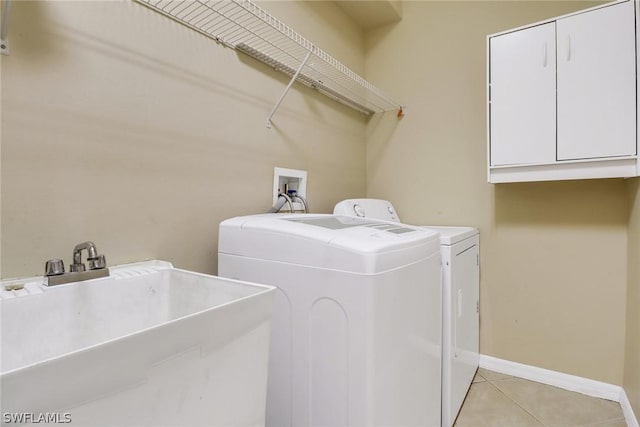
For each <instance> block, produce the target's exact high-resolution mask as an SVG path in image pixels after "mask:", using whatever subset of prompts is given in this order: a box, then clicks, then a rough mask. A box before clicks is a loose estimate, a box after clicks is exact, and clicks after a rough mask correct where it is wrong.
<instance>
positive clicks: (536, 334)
mask: <svg viewBox="0 0 640 427" xmlns="http://www.w3.org/2000/svg"><path fill="white" fill-rule="evenodd" d="M588 5H592V3H587V4H585V3H579V2H482V1H474V2H469V3H464V2H406V3H405V5H404V14H403V16H404V19H403V21H402V22H401V23H399V24H394V25H389V26H386V27H384V28H380V29H378V30H375V31H372V32H371V33H369V34H368V36H367V39H366V48H365V49H363V46H364V42H365V41H364V40H363V36H362V33H361V31H360V30H359V29H358V28H356V27H355V26H354V25H353V23H352V21H350V20H349V19H348V18H346V17H345V15H344V14H343V13H342V12H341V11H340V10H339V9H337V8H336V6H335V5H334V4H333V3H330V2H283V3H280V2H268V3H267V4H265V7H266V8H268V9H269V10H271V11H272V12H273V13H274V14H276V15H277V16H279V17H281V18H282V19H283V20H285V21H286V22H291V23H295V24H292V26H294V28H297V29H299V30H301V31H302V32H304V34H305V35H307V36H308V37H309V38H310V39H311V40H314V41H316V40H317V41H320V40H322V42H321V47H322V48H325V49H326V50H328V51H329V52H330V53H331V54H332V55H334V56H335V57H337V58H338V59H340V60H342V61H344V62H345V63H346V64H347V65H348V66H350V67H351V68H353V69H354V70H355V71H357V72H363V71H364V70H365V66H366V75H367V77H368V78H369V79H370V80H372V81H373V82H374V83H375V84H377V85H379V86H380V87H382V88H384V89H385V90H386V91H387V92H389V93H390V94H391V95H393V96H394V97H395V98H397V99H398V100H399V101H400V102H402V103H404V104H406V105H407V106H408V109H407V116H406V117H405V118H404V119H402V120H401V121H400V122H398V121H397V120H396V118H395V115H394V113H388V114H384V115H378V116H376V117H374V118H373V119H372V120H371V121H370V122H368V123H366V122H365V120H364V119H363V118H362V117H361V116H360V115H359V114H358V113H355V112H352V111H351V110H348V109H346V108H344V107H342V106H340V105H338V104H335V103H334V102H332V101H330V100H327V99H325V98H323V97H321V96H319V95H317V94H315V93H313V92H312V91H310V90H308V89H306V88H300V87H297V86H296V87H295V88H294V90H293V91H292V92H291V93H290V94H289V96H288V97H287V99H286V100H285V103H284V105H283V106H282V107H281V109H280V110H279V111H278V113H277V115H276V117H275V119H274V124H275V126H274V128H273V129H271V130H268V129H266V128H265V127H264V120H265V117H266V115H267V113H268V111H269V110H270V109H271V107H272V105H273V103H274V101H275V100H276V99H277V97H278V96H279V95H280V93H281V90H282V88H283V87H284V85H285V84H286V79H285V78H284V77H282V76H280V75H279V74H276V73H274V72H272V71H271V70H270V69H269V68H267V67H265V66H263V65H262V64H259V63H257V62H255V61H253V60H251V59H248V58H246V57H243V56H238V55H237V54H236V52H234V51H233V50H230V49H225V48H222V47H220V46H218V45H216V44H215V43H213V42H211V41H210V40H208V39H205V38H203V37H201V36H199V35H197V34H195V33H193V32H191V31H189V30H187V29H185V28H183V27H181V26H179V25H177V24H175V23H173V22H171V21H169V20H167V19H165V18H163V17H161V16H159V15H157V14H155V13H153V12H151V11H149V10H147V9H146V8H144V7H142V6H140V5H138V4H136V3H132V2H128V1H126V2H91V3H89V2H14V3H13V9H12V14H11V34H10V37H11V38H10V40H11V50H12V54H11V56H9V57H2V58H1V61H2V69H1V70H2V75H1V79H2V131H1V132H2V133H1V137H2V147H1V148H2V157H1V174H2V175H1V178H2V181H1V190H2V204H1V209H2V210H1V213H2V227H1V228H0V233H1V235H2V239H1V240H2V244H1V247H0V249H1V251H2V252H1V254H2V258H1V259H0V261H1V262H2V274H1V275H2V277H11V276H20V275H30V274H40V272H41V270H42V263H43V261H44V260H45V259H47V258H52V257H63V258H64V259H65V261H66V262H67V263H68V261H69V257H70V255H71V248H72V247H73V245H74V244H75V243H77V242H80V241H83V240H87V239H91V240H93V241H95V242H96V244H97V245H98V248H99V249H100V250H101V251H102V252H104V253H105V254H106V255H107V257H108V261H109V264H117V263H122V262H127V261H135V260H141V259H146V258H160V259H167V260H170V261H172V262H174V263H175V264H176V265H177V266H179V267H184V268H189V269H194V270H198V271H206V272H214V271H215V262H216V261H215V259H216V257H215V254H216V246H217V245H216V240H217V226H218V223H219V222H220V221H221V220H223V219H224V218H227V217H231V216H235V215H243V214H251V213H258V212H263V211H265V210H266V209H268V208H269V206H270V204H271V185H272V173H273V167H274V166H282V167H290V168H300V169H306V170H307V171H308V172H309V189H308V190H309V196H310V202H311V205H312V208H313V210H314V211H316V212H328V211H330V210H331V209H332V207H333V204H334V203H335V202H336V201H338V200H341V199H343V198H348V197H359V196H362V195H363V194H365V192H366V193H367V194H368V196H370V197H383V198H388V199H390V200H392V201H393V202H394V203H395V204H396V206H397V208H398V209H399V211H400V213H401V214H402V216H403V218H404V220H405V221H406V222H410V223H432V224H464V225H474V226H477V227H479V228H480V230H481V237H482V293H481V298H482V302H481V308H482V325H481V345H482V349H481V350H482V352H483V353H485V354H489V355H493V356H496V357H500V358H504V359H508V360H514V361H518V362H522V363H527V364H531V365H536V366H541V367H545V368H549V369H553V370H558V371H562V372H567V373H572V374H576V375H580V376H585V377H589V378H594V379H597V380H602V381H606V382H610V383H615V384H621V383H622V381H623V367H624V368H626V369H625V370H624V372H625V375H624V384H625V387H626V388H628V393H629V394H630V396H631V397H632V400H634V403H635V404H636V411H637V412H640V411H638V400H639V399H640V397H639V394H640V393H639V387H638V384H639V383H640V381H639V380H638V377H637V372H638V370H639V368H640V367H639V363H637V362H638V354H639V353H640V350H639V349H638V347H637V342H638V340H637V339H635V341H634V338H636V337H637V334H638V330H639V329H638V327H634V325H638V317H637V314H634V313H631V311H632V310H629V312H630V313H629V315H628V317H627V319H626V323H627V326H628V327H627V350H626V364H625V362H624V355H625V353H624V347H625V345H624V339H625V336H624V329H625V328H624V326H625V292H628V293H629V296H630V298H629V300H628V302H627V303H628V304H629V305H631V304H635V305H634V307H635V306H637V301H638V298H637V297H638V295H639V294H640V292H638V289H637V288H638V287H637V286H635V285H634V284H637V283H638V282H639V279H638V271H637V263H636V266H635V267H634V263H633V262H632V261H633V260H634V259H637V257H638V253H639V252H640V249H638V248H639V247H640V243H639V242H640V238H639V237H638V230H639V229H640V226H639V225H638V224H640V219H639V218H638V212H639V211H640V209H639V208H638V201H637V200H638V197H636V196H635V195H636V194H637V185H638V184H637V181H635V184H631V185H632V186H633V185H635V187H632V190H630V191H631V193H632V195H633V196H634V197H635V202H633V203H634V204H633V208H632V215H631V227H630V228H629V261H630V262H629V281H628V282H627V278H626V271H627V270H626V269H627V265H626V259H627V213H628V202H629V200H628V192H627V188H626V185H625V183H624V182H623V181H622V180H594V181H580V182H551V183H530V184H509V185H496V186H494V185H489V184H487V183H486V175H485V174H486V169H485V161H486V160H485V159H486V148H485V140H486V137H485V134H486V127H485V113H486V111H485V104H484V103H485V78H486V76H485V66H486V64H485V36H486V34H488V33H492V32H496V31H500V30H503V29H507V28H510V27H514V26H518V25H523V24H527V23H530V22H532V21H535V20H538V19H543V18H546V17H551V16H555V15H557V14H560V13H564V12H568V11H571V10H576V9H580V8H582V7H584V6H588ZM365 52H366V61H365V54H364V53H365ZM365 126H366V128H365ZM365 131H366V139H367V141H368V142H367V146H366V153H365V143H364V141H365ZM633 298H635V299H633ZM634 334H635V335H634Z"/></svg>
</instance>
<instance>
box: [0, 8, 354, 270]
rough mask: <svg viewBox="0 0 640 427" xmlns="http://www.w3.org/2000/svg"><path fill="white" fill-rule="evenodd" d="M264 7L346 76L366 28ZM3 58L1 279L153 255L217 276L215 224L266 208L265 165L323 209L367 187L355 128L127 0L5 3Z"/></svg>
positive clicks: (338, 108)
mask: <svg viewBox="0 0 640 427" xmlns="http://www.w3.org/2000/svg"><path fill="white" fill-rule="evenodd" d="M264 7H265V8H267V9H268V10H269V11H271V12H272V13H274V14H275V15H276V16H279V17H281V19H282V20H284V21H285V22H289V23H291V26H292V27H293V28H294V29H297V30H299V31H301V32H303V33H304V34H305V35H306V36H307V37H308V38H309V39H311V40H312V41H316V40H317V43H318V44H319V46H320V47H321V48H323V49H325V50H327V51H329V52H331V54H332V55H333V56H335V57H336V58H338V59H339V60H341V61H343V62H345V63H346V65H347V66H349V67H351V68H352V69H354V70H355V71H356V72H360V73H362V72H363V69H364V50H363V34H362V31H361V29H360V28H359V27H357V26H355V25H354V24H353V23H352V21H351V20H350V19H349V18H347V16H346V15H345V14H344V12H342V10H340V9H339V8H338V7H337V6H336V5H335V4H333V3H331V2H295V3H293V2H267V3H265V4H264ZM10 42H11V55H10V56H8V57H4V56H3V57H2V59H1V61H2V134H1V136H2V169H1V171H2V177H1V178H2V228H1V233H2V245H1V246H2V277H13V276H24V275H34V274H42V271H43V266H44V261H45V260H46V259H48V258H64V260H65V263H67V264H68V263H69V260H70V257H71V252H72V249H73V246H74V245H75V244H76V243H78V242H81V241H85V240H92V241H94V242H95V243H96V245H97V247H98V249H99V250H100V251H101V252H103V253H104V254H106V256H107V261H108V263H109V265H114V264H118V263H123V262H129V261H136V260H143V259H148V258H159V259H165V260H168V261H172V262H173V263H174V264H175V265H176V266H179V267H182V268H188V269H194V270H198V271H204V272H215V270H216V251H217V227H218V224H219V222H220V221H222V220H223V219H225V218H228V217H232V216H236V215H246V214H254V213H262V212H265V211H266V210H268V209H269V208H270V207H271V203H272V194H271V193H272V183H273V167H274V166H280V167H287V168H295V169H305V170H307V171H308V174H309V175H308V198H309V201H310V204H311V207H312V209H313V210H314V211H316V212H329V211H331V210H332V208H333V205H334V204H335V203H336V202H337V201H338V200H341V199H343V198H347V197H356V196H360V195H362V194H364V192H365V142H364V139H365V120H364V118H363V117H362V116H361V115H360V114H359V113H356V112H354V111H353V110H350V109H348V108H345V107H343V106H342V105H340V104H338V103H336V102H334V101H331V100H329V99H328V98H325V97H323V96H321V95H318V94H317V93H315V92H313V91H311V90H309V89H307V88H305V87H300V86H298V85H295V86H294V88H293V90H292V91H291V92H290V93H289V95H288V97H287V98H286V99H285V102H284V104H283V105H282V107H281V108H280V109H279V110H278V112H277V113H276V116H275V118H274V127H273V128H272V129H266V127H265V121H266V117H267V114H268V113H269V111H270V110H271V108H272V106H273V105H274V104H275V101H276V100H277V99H278V97H279V96H280V94H281V93H282V90H283V89H284V86H285V85H286V83H287V79H286V78H285V77H284V76H283V75H280V74H278V73H275V72H274V71H272V70H271V69H270V68H269V67H266V66H264V65H262V64H261V63H258V62H257V61H255V60H253V59H250V58H248V57H245V56H243V55H241V54H238V53H236V52H235V51H234V50H232V49H226V48H223V47H222V46H219V45H217V44H216V43H215V42H213V41H212V40H210V39H207V38H204V37H202V36H201V35H199V34H196V33H195V32H193V31H191V30H188V29H186V28H185V27H183V26H180V25H178V24H176V23H175V22H173V21H170V20H168V19H167V18H165V17H163V16H161V15H159V14H157V13H154V12H152V11H151V10H149V9H147V8H145V7H143V6H141V5H139V4H137V3H134V2H131V1H117V2H113V1H109V2H101V1H93V2H86V1H83V2H39V1H32V2H31V1H30V2H13V4H12V10H11V15H10Z"/></svg>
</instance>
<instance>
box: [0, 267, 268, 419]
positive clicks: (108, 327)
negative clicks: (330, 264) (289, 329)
mask: <svg viewBox="0 0 640 427" xmlns="http://www.w3.org/2000/svg"><path fill="white" fill-rule="evenodd" d="M110 270H111V276H110V277H106V278H101V279H95V280H88V281H84V282H78V283H71V284H68V285H59V286H56V287H53V288H47V287H45V286H42V284H41V283H42V278H33V279H26V280H24V281H21V284H24V289H22V290H14V291H2V292H1V295H0V318H1V320H2V322H1V323H2V325H1V333H2V335H1V342H2V348H1V350H0V383H1V394H0V406H1V411H2V413H3V414H6V413H11V414H25V413H27V414H32V415H33V416H36V417H37V416H38V415H39V414H48V413H53V414H55V415H56V416H58V417H59V419H62V420H64V419H66V418H68V419H70V420H71V421H72V422H73V424H72V425H74V424H75V425H83V426H84V425H118V426H125V425H131V426H143V425H149V426H157V425H180V426H184V425H220V426H258V425H264V411H265V401H266V379H267V358H268V343H269V332H270V330H269V328H270V321H271V311H272V306H273V292H274V288H272V287H269V286H262V285H256V284H251V283H246V282H241V281H236V280H231V279H223V278H219V277H215V276H209V275H204V274H198V273H194V272H189V271H184V270H179V269H176V268H173V266H172V265H171V264H170V263H166V262H162V261H150V262H145V263H137V264H129V265H125V266H116V267H111V268H110ZM7 282H8V281H3V282H0V284H2V285H3V286H2V289H4V285H5V284H7ZM15 282H16V280H12V281H11V284H15ZM14 421H15V420H12V421H11V422H12V423H13V422H14ZM27 421H28V420H27ZM2 422H3V423H7V422H8V420H7V418H6V416H3V419H2Z"/></svg>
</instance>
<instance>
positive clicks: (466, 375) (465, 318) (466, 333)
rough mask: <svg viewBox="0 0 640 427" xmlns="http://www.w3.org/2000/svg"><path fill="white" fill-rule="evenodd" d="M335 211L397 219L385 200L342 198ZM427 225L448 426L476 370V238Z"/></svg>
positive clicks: (469, 231)
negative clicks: (434, 252)
mask: <svg viewBox="0 0 640 427" xmlns="http://www.w3.org/2000/svg"><path fill="white" fill-rule="evenodd" d="M333 213H334V214H336V215H353V216H357V217H362V218H368V219H369V218H375V219H384V220H388V221H395V222H400V219H399V217H398V214H397V213H396V211H395V209H394V207H393V205H392V204H391V203H390V202H388V201H387V200H378V199H351V200H344V201H342V202H340V203H338V204H337V205H336V206H335V208H334V211H333ZM425 227H426V228H427V229H429V230H433V231H437V232H438V233H440V244H441V248H442V265H443V271H442V273H443V274H442V278H443V283H442V313H443V318H442V427H451V426H452V425H453V423H454V421H455V419H456V417H457V416H458V412H459V411H460V408H461V407H462V402H463V401H464V398H465V396H466V394H467V391H468V390H469V387H470V385H471V382H472V381H473V377H474V375H475V373H476V370H477V369H478V360H479V331H480V305H479V298H480V295H479V293H480V259H479V250H480V237H479V233H478V230H477V229H476V228H472V227H436V226H425Z"/></svg>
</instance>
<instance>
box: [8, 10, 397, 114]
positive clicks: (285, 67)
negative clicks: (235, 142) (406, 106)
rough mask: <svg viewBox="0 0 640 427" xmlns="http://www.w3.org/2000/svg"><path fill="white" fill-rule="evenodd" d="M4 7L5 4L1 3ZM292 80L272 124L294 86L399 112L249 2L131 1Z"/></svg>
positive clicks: (355, 105)
mask: <svg viewBox="0 0 640 427" xmlns="http://www.w3.org/2000/svg"><path fill="white" fill-rule="evenodd" d="M3 1H6V0H3ZM134 1H136V2H138V3H140V4H143V5H145V6H147V7H149V8H151V9H152V10H154V11H156V12H159V13H161V14H162V15H165V16H166V17H168V18H171V19H173V20H174V21H177V22H179V23H181V24H183V25H185V26H187V27H188V28H190V29H192V30H194V31H197V32H198V33H200V34H202V35H204V36H206V37H209V38H211V39H213V40H215V41H216V42H218V43H221V44H223V45H225V46H227V47H231V48H233V49H236V50H238V51H240V52H243V53H245V54H247V55H249V56H251V57H253V58H255V59H257V60H259V61H261V62H263V63H265V64H267V65H269V66H270V67H272V68H274V69H275V70H277V71H280V72H282V73H284V74H286V75H288V76H289V77H290V78H291V81H290V82H289V84H288V85H287V87H286V88H285V91H284V93H283V94H282V96H281V97H280V99H279V100H278V102H277V103H276V105H275V106H274V108H273V109H272V111H271V113H270V115H269V117H268V119H267V127H270V125H271V118H272V117H273V115H274V114H275V112H276V110H277V109H278V107H279V106H280V104H281V103H282V101H283V100H284V97H285V96H286V94H287V92H288V90H289V89H290V88H291V85H292V84H293V82H294V81H298V82H300V83H302V84H304V85H306V86H309V87H311V88H312V89H314V90H316V91H318V92H320V93H321V94H323V95H325V96H327V97H329V98H332V99H333V100H335V101H338V102H340V103H342V104H344V105H346V106H348V107H350V108H352V109H354V110H357V111H359V112H360V113H362V114H364V115H366V116H370V115H372V114H374V113H379V112H385V111H397V116H398V118H400V117H402V116H403V115H404V112H403V107H402V105H400V104H399V103H397V102H395V101H393V100H391V99H390V98H389V97H388V96H387V95H385V94H384V93H383V92H382V91H381V90H379V89H378V88H376V87H375V86H373V85H372V84H371V83H369V82H368V81H366V80H365V79H363V78H362V77H360V76H359V75H357V74H356V73H354V72H353V71H351V70H350V69H349V68H347V67H346V66H345V65H343V64H342V63H340V62H339V61H338V60H336V59H335V58H333V57H332V56H330V55H329V54H327V53H326V52H324V51H323V50H322V49H320V48H318V47H317V46H316V45H314V44H313V43H311V42H310V41H309V40H307V39H306V38H304V37H303V36H301V35H300V34H299V33H297V32H296V31H294V30H293V29H291V28H290V27H289V26H287V25H286V24H284V23H283V22H281V21H280V20H278V19H277V18H275V17H274V16H273V15H271V14H269V13H267V12H266V11H265V10H263V9H262V8H260V7H259V6H257V5H256V4H255V3H253V2H252V1H251V0H218V1H214V0H134Z"/></svg>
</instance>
